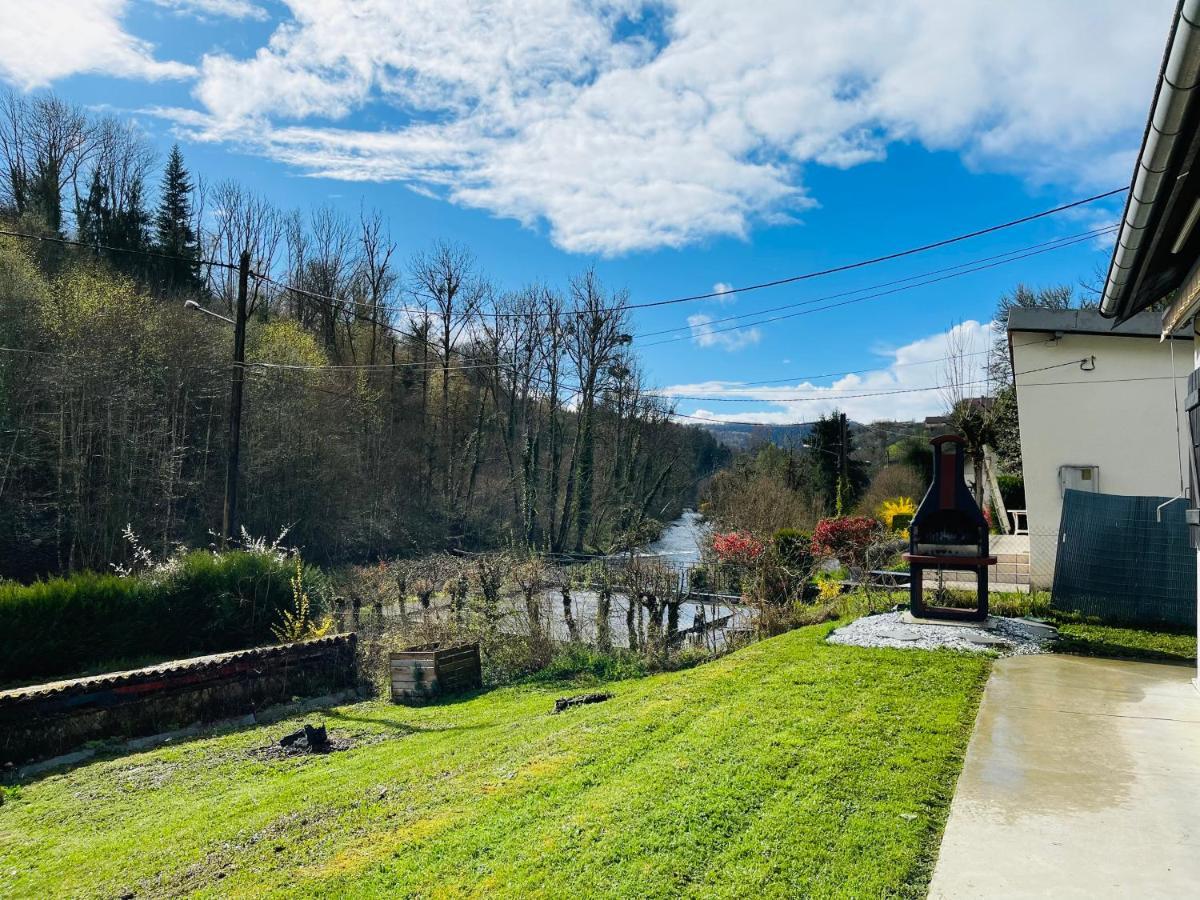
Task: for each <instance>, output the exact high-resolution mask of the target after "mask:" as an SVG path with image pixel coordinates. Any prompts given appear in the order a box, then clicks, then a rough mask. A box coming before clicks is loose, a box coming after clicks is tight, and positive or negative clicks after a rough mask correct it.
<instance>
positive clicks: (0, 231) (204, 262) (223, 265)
mask: <svg viewBox="0 0 1200 900" xmlns="http://www.w3.org/2000/svg"><path fill="white" fill-rule="evenodd" d="M0 235H5V236H7V237H16V238H25V239H26V240H31V241H42V242H44V243H47V244H62V245H63V246H66V247H83V248H84V249H86V250H108V251H109V252H111V253H129V254H133V255H135V256H150V257H153V258H155V259H169V260H173V261H175V262H186V263H191V264H193V265H198V266H213V267H215V268H220V269H233V270H235V271H236V270H237V268H238V266H237V263H227V262H221V261H219V260H215V259H195V258H193V257H190V256H179V255H177V254H174V253H160V252H159V251H157V250H145V249H137V248H133V247H114V246H112V245H111V244H99V243H89V242H87V241H73V240H71V239H70V238H64V237H55V236H51V235H45V234H31V233H29V232H27V231H12V230H10V229H7V228H0Z"/></svg>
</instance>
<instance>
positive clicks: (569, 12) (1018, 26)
mask: <svg viewBox="0 0 1200 900" xmlns="http://www.w3.org/2000/svg"><path fill="white" fill-rule="evenodd" d="M1173 6H1174V4H1173V3H1172V2H1171V0H1141V2H1138V3H1129V2H1127V0H1088V2H1083V0H1009V2H1007V3H1004V4H996V3H989V2H982V0H979V2H970V0H958V2H954V3H947V2H944V0H878V2H877V0H862V2H856V3H846V2H844V0H837V2H821V0H809V2H806V3H803V4H797V3H795V2H784V0H755V2H753V3H745V2H739V3H734V2H730V0H723V2H722V0H679V2H637V0H612V2H583V0H575V2H572V0H507V2H505V0H493V2H484V0H474V2H472V0H412V2H403V0H5V3H4V4H3V13H2V15H3V17H4V27H3V28H0V78H2V79H3V80H4V81H6V82H7V83H8V84H9V85H10V86H11V87H13V88H14V89H16V90H20V91H36V90H42V89H47V88H48V89H52V90H54V91H56V92H58V93H60V94H61V95H63V96H65V97H67V98H69V99H72V100H75V101H77V102H80V103H83V104H86V105H88V106H93V107H97V108H101V107H103V108H108V109H112V110H114V111H118V112H121V113H124V114H127V115H130V116H132V117H135V118H136V119H137V120H138V122H139V123H140V124H141V125H142V127H143V128H144V129H145V130H146V131H147V133H148V134H149V135H150V136H151V138H152V140H153V141H154V142H155V144H156V146H158V147H159V148H160V149H165V148H167V147H169V145H170V143H171V142H172V141H173V140H179V141H180V142H181V144H182V146H183V149H184V153H185V157H186V158H187V160H188V161H189V163H190V165H191V167H192V168H193V169H194V170H195V171H196V172H197V173H199V174H202V175H203V176H204V177H205V178H206V179H208V180H210V181H212V180H217V179H220V178H224V177H228V176H235V177H238V178H240V179H242V180H244V181H246V182H247V183H249V184H250V185H251V186H252V187H254V188H255V189H257V190H260V191H262V192H264V193H266V194H267V195H269V196H270V197H271V198H272V199H274V200H275V201H276V202H277V203H278V204H280V205H282V206H285V207H298V208H301V209H307V208H310V207H312V206H315V205H318V204H323V203H331V204H333V205H335V206H341V207H344V208H345V209H347V210H348V211H357V209H358V207H359V204H360V203H361V202H362V201H363V200H364V198H365V200H366V202H367V203H368V204H371V205H375V206H378V207H379V208H381V209H382V210H383V211H384V213H385V214H386V215H387V217H388V218H389V219H390V221H391V224H392V229H393V232H394V234H395V236H396V237H397V238H398V239H399V241H400V244H401V248H402V249H403V250H404V251H405V252H411V251H414V250H418V249H421V248H422V247H424V246H426V245H427V244H428V243H429V242H430V241H431V240H433V239H435V238H439V237H440V238H448V239H452V240H459V241H463V242H465V243H468V244H470V245H471V246H472V248H473V249H474V250H475V252H476V254H477V256H478V257H479V259H480V261H481V262H482V264H483V265H484V266H485V267H486V268H487V270H488V271H489V272H490V273H491V274H492V275H493V276H494V277H495V278H496V280H497V281H498V282H499V283H500V284H501V286H505V287H509V286H511V287H517V286H519V285H521V284H523V283H526V282H529V281H532V280H535V279H541V280H545V281H549V282H551V283H562V282H564V281H565V279H566V278H567V277H568V276H569V275H570V274H571V273H572V272H576V271H578V270H579V269H580V268H582V267H584V266H586V265H589V264H595V265H596V267H597V269H598V270H599V272H600V274H601V276H602V278H603V279H604V280H605V281H606V282H607V283H609V284H610V285H612V286H614V287H628V288H629V290H630V292H631V294H632V297H633V300H634V302H647V301H654V300H660V299H664V298H672V297H677V296H681V295H691V294H696V293H707V292H715V293H717V296H714V297H712V298H709V299H707V300H704V301H696V302H692V303H688V304H678V305H669V306H664V307H658V308H655V309H654V310H650V311H646V312H644V313H640V314H638V315H637V317H636V319H635V324H636V343H637V344H638V345H639V346H641V347H642V348H644V358H645V360H646V364H647V368H648V371H649V373H650V375H651V376H652V378H653V380H654V381H655V383H656V384H658V385H659V386H660V387H663V388H664V389H668V390H669V391H670V392H672V393H673V394H674V395H676V396H678V397H681V398H682V397H689V398H690V397H714V398H715V397H723V398H725V399H724V400H722V401H720V402H718V401H711V402H710V401H706V400H692V399H688V400H684V399H680V400H679V409H680V410H681V411H683V412H688V413H691V414H693V415H697V416H702V417H707V416H712V417H721V418H730V419H747V420H763V421H779V422H783V421H797V420H802V419H808V418H811V417H812V416H814V415H816V414H818V413H820V412H826V411H828V410H830V409H832V408H833V407H834V406H835V405H836V406H841V407H842V408H845V409H846V410H847V411H848V412H849V413H850V414H851V415H852V416H853V417H854V418H857V419H862V420H870V419H874V418H879V417H895V418H906V417H919V416H924V415H926V414H929V413H934V412H937V411H939V409H940V407H941V406H942V404H943V399H942V397H941V393H940V392H939V391H937V390H936V389H933V388H934V386H936V385H937V384H938V383H939V381H940V380H941V379H942V377H943V368H944V367H943V365H942V363H940V362H939V361H938V360H939V358H940V357H943V356H945V353H946V333H947V332H948V331H950V330H951V329H953V328H958V329H959V330H960V332H962V336H963V339H964V340H970V341H982V340H985V339H986V328H987V322H988V321H989V318H990V315H991V311H992V308H993V307H994V304H995V300H996V298H997V296H999V295H1000V294H1001V293H1003V292H1004V291H1006V290H1008V289H1010V288H1011V287H1012V286H1013V285H1014V284H1016V283H1017V282H1018V281H1025V282H1027V283H1030V284H1033V285H1049V284H1055V283H1061V282H1068V283H1072V284H1077V283H1079V282H1081V281H1088V280H1090V279H1092V278H1093V277H1094V270H1095V269H1096V268H1097V267H1098V266H1102V265H1103V264H1104V263H1105V262H1106V258H1107V247H1106V243H1105V241H1106V237H1105V236H1104V235H1103V234H1100V235H1095V234H1092V232H1095V231H1096V230H1097V229H1100V228H1103V227H1104V226H1105V225H1107V224H1109V223H1110V222H1112V221H1115V219H1116V218H1117V217H1118V215H1119V206H1120V198H1116V199H1114V200H1111V201H1108V202H1105V203H1098V204H1093V205H1090V206H1088V207H1085V208H1082V209H1079V210H1076V211H1073V212H1072V213H1069V214H1064V215H1061V216H1056V217H1054V218H1052V219H1047V220H1041V221H1039V222H1037V223H1032V224H1030V225H1026V226H1022V227H1021V228H1017V229H1012V230H1009V231H1005V232H1002V233H1000V234H996V235H992V236H989V237H988V238H981V239H978V240H974V241H969V242H964V243H962V244H957V245H955V246H954V247H952V248H947V249H944V250H940V251H937V252H933V253H928V254H923V255H920V256H915V257H910V258H908V259H905V260H903V261H897V262H894V263H889V264H886V265H880V266H875V267H871V268H869V269H862V270H857V271H855V272H852V273H846V274H843V275H838V276H830V277H828V278H821V279H813V280H810V281H805V282H800V283H798V284H794V285H789V286H784V287H780V288H776V289H772V290H763V291H756V292H753V293H746V294H738V293H728V290H729V288H731V287H739V286H745V285H748V284H752V283H755V282H760V281H766V280H772V279H776V278H780V277H784V276H788V275H793V274H797V273H802V272H808V271H812V270H817V269H823V268H827V267H831V266H837V265H840V264H844V263H847V262H852V261H854V260H858V259H862V258H866V257H872V256H876V255H881V254H886V253H888V252H890V251H893V250H897V249H901V248H903V247H907V246H912V245H915V244H921V243H925V242H929V241H935V240H938V239H940V238H943V237H947V236H950V235H953V234H956V233H960V232H964V231H970V230H973V229H975V228H979V227H983V226H986V225H989V224H992V223H994V222H997V221H1003V220H1007V219H1011V218H1015V217H1018V216H1022V215H1025V214H1027V213H1030V212H1035V211H1038V210H1041V209H1046V208H1049V207H1053V206H1056V205H1058V204H1060V203H1063V202H1067V201H1069V200H1073V199H1075V198H1078V197H1082V196H1086V195H1090V194H1094V193H1098V192H1101V191H1105V190H1108V189H1111V188H1114V187H1118V186H1122V185H1125V184H1127V183H1128V181H1129V174H1130V169H1131V166H1132V162H1133V155H1134V153H1135V151H1136V149H1137V146H1138V142H1139V140H1140V136H1141V131H1142V128H1143V126H1144V124H1145V118H1146V113H1147V109H1148V106H1149V103H1150V96H1151V93H1152V91H1153V87H1154V81H1155V76H1156V74H1157V66H1158V61H1159V58H1160V56H1161V53H1162V48H1163V45H1164V42H1165V38H1166V33H1167V29H1168V27H1169V24H1170V17H1171V12H1172V9H1173ZM1055 241H1057V242H1058V243H1049V242H1055ZM1031 253H1032V254H1033V255H1029V254H1031ZM896 288H899V289H896ZM822 298H825V299H822ZM829 298H834V299H829ZM797 304H805V305H802V306H797ZM764 310H774V312H763V311H764ZM980 346H982V345H980ZM841 372H852V373H853V374H848V375H839V376H833V377H831V376H830V375H829V374H828V373H841ZM817 376H825V377H817ZM747 382H754V384H752V385H746V384H745V383H747ZM762 382H769V384H760V383H762ZM926 388H928V390H922V389H926ZM889 391H890V392H891V393H886V392H889ZM901 391H903V393H901ZM863 394H868V395H874V396H858V395H863ZM735 400H736V402H731V401H735Z"/></svg>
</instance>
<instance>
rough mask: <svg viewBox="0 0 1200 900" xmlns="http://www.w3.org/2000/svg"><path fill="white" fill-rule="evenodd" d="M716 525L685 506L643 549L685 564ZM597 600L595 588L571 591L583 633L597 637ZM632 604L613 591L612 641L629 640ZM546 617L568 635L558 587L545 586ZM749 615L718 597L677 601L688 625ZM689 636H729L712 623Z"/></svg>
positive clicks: (711, 639) (554, 629) (705, 639)
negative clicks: (709, 626) (629, 607)
mask: <svg viewBox="0 0 1200 900" xmlns="http://www.w3.org/2000/svg"><path fill="white" fill-rule="evenodd" d="M711 530H712V527H711V526H710V525H709V524H708V523H706V522H705V521H704V518H703V517H702V516H701V515H700V513H698V512H696V511H695V510H694V509H685V510H684V511H683V515H681V516H680V517H679V518H678V519H676V520H675V521H674V522H671V523H670V524H668V525H667V526H666V527H665V528H664V529H663V532H662V534H661V535H659V538H658V540H656V541H654V542H652V543H650V544H647V545H646V546H645V547H644V548H642V549H641V552H640V554H639V555H641V556H648V557H654V558H659V559H661V560H662V561H663V562H664V563H666V564H668V565H670V566H671V567H672V568H675V569H680V570H685V569H687V568H688V567H690V566H693V565H695V564H696V563H698V562H699V561H700V557H701V550H702V548H703V546H704V545H705V543H707V541H708V536H709V534H710V533H711ZM596 603H597V595H596V593H595V592H594V591H589V590H575V591H572V592H571V605H572V609H573V615H574V617H575V620H576V622H577V624H578V630H579V634H580V637H581V638H582V639H583V640H585V641H594V640H595V636H596ZM627 608H628V598H627V597H626V596H625V595H623V594H615V595H614V596H613V598H612V610H611V613H610V615H609V627H610V629H611V630H612V639H613V643H614V644H616V645H617V646H622V647H628V646H629V634H628V631H627V628H626V618H625V613H626V610H627ZM543 609H544V610H545V613H546V621H548V622H549V623H550V629H551V633H552V634H553V635H554V637H555V638H557V639H559V640H567V639H568V637H569V633H568V629H567V624H566V619H565V617H564V616H563V606H562V593H561V592H560V591H559V590H557V589H554V590H550V591H547V592H546V596H545V606H544V607H543ZM636 614H637V617H638V620H639V622H638V625H639V628H638V630H639V631H642V632H643V633H644V630H645V610H644V609H642V608H640V607H638V608H637V610H636ZM746 618H747V610H746V609H745V607H740V606H739V607H734V606H731V605H729V604H728V603H726V602H722V601H720V600H719V599H715V598H714V600H713V601H711V602H695V601H688V602H685V603H681V604H680V605H679V628H680V629H681V630H686V629H689V628H692V627H694V626H697V625H700V624H702V623H708V622H713V621H721V620H727V621H728V622H729V623H732V624H735V625H737V626H739V627H741V626H744V625H745V624H747V623H746V621H745V620H746ZM689 639H691V640H695V641H697V642H699V643H704V644H707V645H708V646H720V645H721V644H722V643H723V642H724V640H725V630H724V628H717V629H712V628H709V629H708V630H707V631H705V632H704V633H701V634H698V635H696V636H694V637H693V636H689Z"/></svg>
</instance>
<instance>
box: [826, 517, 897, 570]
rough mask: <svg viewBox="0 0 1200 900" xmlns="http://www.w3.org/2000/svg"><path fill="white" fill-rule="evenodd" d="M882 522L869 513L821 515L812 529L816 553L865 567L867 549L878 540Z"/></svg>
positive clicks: (846, 564)
mask: <svg viewBox="0 0 1200 900" xmlns="http://www.w3.org/2000/svg"><path fill="white" fill-rule="evenodd" d="M882 528H883V526H881V525H880V524H879V522H878V521H877V520H876V519H873V518H871V517H870V516H839V517H838V518H836V519H822V520H821V521H820V522H818V523H817V527H816V528H814V529H813V538H812V548H813V554H814V555H816V556H819V557H837V558H838V560H839V561H840V562H841V563H842V565H845V566H858V567H862V566H863V565H864V564H865V561H866V557H867V551H868V550H869V549H870V548H871V545H872V544H874V543H875V542H876V541H877V540H879V537H880V533H881V531H882Z"/></svg>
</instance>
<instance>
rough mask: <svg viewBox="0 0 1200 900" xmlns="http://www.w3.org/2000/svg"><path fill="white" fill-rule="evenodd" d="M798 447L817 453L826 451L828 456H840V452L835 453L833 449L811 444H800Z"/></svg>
mask: <svg viewBox="0 0 1200 900" xmlns="http://www.w3.org/2000/svg"><path fill="white" fill-rule="evenodd" d="M800 448H801V449H803V450H816V451H817V452H818V453H828V454H829V455H830V456H841V454H840V453H836V452H834V451H833V450H826V449H825V448H824V447H814V446H813V445H812V444H801V445H800Z"/></svg>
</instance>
